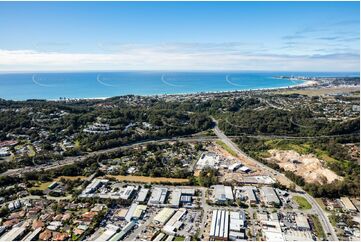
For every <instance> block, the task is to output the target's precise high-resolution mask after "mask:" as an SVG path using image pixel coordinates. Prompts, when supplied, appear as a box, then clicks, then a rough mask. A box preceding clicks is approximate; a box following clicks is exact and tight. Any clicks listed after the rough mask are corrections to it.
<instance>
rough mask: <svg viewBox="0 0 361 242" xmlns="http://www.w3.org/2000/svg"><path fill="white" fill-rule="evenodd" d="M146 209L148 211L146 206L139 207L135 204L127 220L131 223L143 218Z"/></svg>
mask: <svg viewBox="0 0 361 242" xmlns="http://www.w3.org/2000/svg"><path fill="white" fill-rule="evenodd" d="M146 209H147V206H146V205H139V204H137V203H133V204H132V205H131V206H130V208H129V210H128V212H127V215H126V216H125V220H126V221H128V222H130V221H132V220H138V219H140V218H141V217H142V216H143V214H144V212H145V210H146Z"/></svg>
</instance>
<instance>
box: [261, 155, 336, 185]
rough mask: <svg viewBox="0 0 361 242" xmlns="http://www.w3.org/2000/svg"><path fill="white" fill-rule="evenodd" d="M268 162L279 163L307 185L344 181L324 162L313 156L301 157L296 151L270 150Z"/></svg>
mask: <svg viewBox="0 0 361 242" xmlns="http://www.w3.org/2000/svg"><path fill="white" fill-rule="evenodd" d="M268 152H269V153H270V154H271V157H270V158H267V160H268V162H274V163H277V164H278V165H279V166H280V167H281V168H283V169H285V170H286V171H292V172H294V173H295V174H296V175H299V176H301V177H303V178H304V179H305V181H306V182H307V183H320V184H325V183H331V182H333V181H335V180H342V177H340V176H338V175H337V174H336V173H335V172H333V171H331V170H330V169H328V168H326V167H324V161H322V160H320V159H318V158H317V157H316V156H315V155H313V154H306V155H300V154H299V153H298V152H296V151H294V150H276V149H273V150H269V151H268Z"/></svg>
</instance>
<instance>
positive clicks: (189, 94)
mask: <svg viewBox="0 0 361 242" xmlns="http://www.w3.org/2000/svg"><path fill="white" fill-rule="evenodd" d="M300 81H303V83H299V84H294V85H289V86H283V87H262V88H255V89H235V90H230V91H203V92H188V93H172V94H123V95H116V96H109V97H85V98H66V99H64V100H60V99H46V98H44V99H39V100H46V101H57V102H63V101H86V100H100V101H101V100H106V99H109V98H114V97H124V96H129V95H132V96H139V97H172V96H192V95H211V94H229V93H235V92H237V93H238V92H252V91H277V90H284V89H292V88H300V87H301V88H302V87H310V86H313V85H314V83H313V82H312V81H311V82H312V83H308V81H304V80H300ZM316 83H317V82H316ZM28 100H29V99H28ZM34 100H37V99H34ZM18 101H26V100H18Z"/></svg>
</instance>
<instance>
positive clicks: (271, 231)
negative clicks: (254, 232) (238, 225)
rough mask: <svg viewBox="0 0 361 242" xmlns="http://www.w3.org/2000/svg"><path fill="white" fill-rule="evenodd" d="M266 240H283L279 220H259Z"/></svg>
mask: <svg viewBox="0 0 361 242" xmlns="http://www.w3.org/2000/svg"><path fill="white" fill-rule="evenodd" d="M261 224H262V232H263V234H264V235H265V237H266V241H285V240H284V238H283V234H282V230H281V225H280V223H279V221H265V220H263V221H261Z"/></svg>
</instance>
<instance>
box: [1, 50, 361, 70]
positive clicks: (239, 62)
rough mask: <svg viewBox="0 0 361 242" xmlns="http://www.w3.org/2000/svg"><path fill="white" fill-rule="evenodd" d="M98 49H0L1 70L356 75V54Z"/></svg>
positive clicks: (357, 67)
mask: <svg viewBox="0 0 361 242" xmlns="http://www.w3.org/2000/svg"><path fill="white" fill-rule="evenodd" d="M100 47H101V48H102V52H101V53H69V52H68V53H65V52H60V51H58V52H51V51H50V52H47V51H36V50H4V49H2V50H1V49H0V70H1V71H53V70H67V71H71V70H285V71H286V70H290V71H297V70H299V71H358V70H359V53H356V54H354V53H351V52H350V53H347V52H344V53H337V54H327V55H326V54H320V53H318V52H313V51H307V52H306V53H307V55H305V54H303V55H301V54H295V53H293V54H292V55H291V54H275V53H272V52H271V51H266V49H265V48H264V47H263V46H262V44H250V43H220V44H219V43H218V44H212V43H188V44H187V43H173V44H163V45H137V44H119V45H118V44H112V45H110V44H108V45H105V44H102V45H100ZM300 52H301V53H302V51H300ZM282 53H284V52H282ZM290 53H292V52H290Z"/></svg>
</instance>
